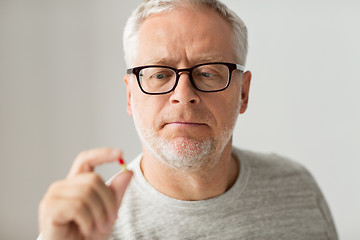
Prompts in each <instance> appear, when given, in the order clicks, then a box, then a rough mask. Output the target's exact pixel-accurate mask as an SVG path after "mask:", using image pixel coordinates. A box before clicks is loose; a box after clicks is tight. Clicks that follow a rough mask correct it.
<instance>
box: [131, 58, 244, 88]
mask: <svg viewBox="0 0 360 240" xmlns="http://www.w3.org/2000/svg"><path fill="white" fill-rule="evenodd" d="M234 70H240V71H241V72H244V67H243V66H241V65H239V64H235V63H226V62H211V63H202V64H198V65H196V66H194V67H192V68H184V69H176V68H172V67H168V66H160V65H148V66H140V67H135V68H130V69H127V74H135V76H136V79H137V82H138V84H139V87H140V89H141V91H142V92H143V93H146V94H151V95H159V94H166V93H169V92H171V91H173V90H174V89H175V88H176V86H177V84H178V82H179V78H180V73H181V72H187V73H188V74H189V79H190V82H191V84H192V86H193V87H194V88H195V89H197V90H199V91H201V92H219V91H223V90H225V89H226V88H227V87H228V86H229V84H230V81H231V75H232V72H233V71H234Z"/></svg>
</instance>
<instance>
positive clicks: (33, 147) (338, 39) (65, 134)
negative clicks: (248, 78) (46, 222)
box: [0, 0, 360, 240]
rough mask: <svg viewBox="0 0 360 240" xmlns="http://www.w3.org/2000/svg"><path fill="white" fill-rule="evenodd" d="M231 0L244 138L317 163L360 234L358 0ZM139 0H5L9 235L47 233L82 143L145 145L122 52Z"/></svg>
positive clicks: (343, 233)
mask: <svg viewBox="0 0 360 240" xmlns="http://www.w3.org/2000/svg"><path fill="white" fill-rule="evenodd" d="M224 2H225V3H226V4H227V5H228V6H229V7H230V8H232V9H233V10H234V11H235V12H237V13H238V14H239V15H240V16H241V17H242V18H243V20H244V21H245V22H246V24H247V26H248V29H249V42H250V50H249V56H248V62H247V69H249V70H251V71H252V73H253V80H252V85H251V91H250V103H249V108H248V111H247V112H246V114H244V115H241V116H240V118H239V121H238V125H237V127H236V129H235V133H234V134H235V137H234V144H235V145H236V146H239V147H242V148H247V149H252V150H257V151H262V152H276V153H278V154H281V155H284V156H287V157H290V158H292V159H294V160H296V161H298V162H300V163H302V164H303V165H305V166H306V167H307V168H309V169H310V171H311V172H312V173H313V175H314V176H315V178H316V179H317V181H318V183H319V185H320V186H321V188H322V190H323V192H324V194H325V196H326V198H327V200H328V203H329V205H330V208H331V210H332V213H333V216H334V218H335V222H336V225H337V228H338V232H339V235H340V237H341V239H350V240H352V239H354V240H355V239H360V230H359V223H360V217H359V216H360V204H359V203H360V177H359V169H360V154H359V147H360V127H359V123H360V114H359V103H360V96H359V90H360V83H359V82H360V78H359V76H360V73H359V72H360V47H359V43H360V30H359V29H360V26H359V25H360V14H359V12H360V4H359V2H358V1H355V0H353V1H352V0H342V1H340V0H338V1H331V0H327V1H325V0H312V1H310V0H308V1H291V0H273V1H268V0H241V1H238V0H227V1H224ZM138 3H139V1H120V0H117V1H115V0H106V1H95V0H61V1H52V0H31V1H27V0H0V80H1V81H0V159H1V165H0V184H1V185H0V187H1V189H0V190H1V198H0V199H1V202H0V209H1V214H0V239H34V238H35V237H36V236H37V234H38V233H37V232H38V229H37V228H38V227H37V207H38V203H39V201H40V199H41V197H42V195H43V194H44V193H45V191H46V189H47V187H48V186H49V184H50V183H51V182H53V181H55V180H57V179H61V178H64V177H65V176H66V174H67V171H68V170H69V167H70V165H71V163H72V161H73V159H74V157H75V156H76V155H77V153H78V152H80V151H82V150H85V149H89V148H94V147H104V146H108V147H115V148H120V149H123V151H124V152H125V159H126V160H127V161H130V160H131V159H132V158H133V157H135V156H136V155H137V153H138V152H139V151H140V143H139V140H138V138H137V135H136V132H135V130H134V127H133V124H132V120H131V118H130V117H129V116H128V115H127V113H126V97H125V84H124V82H123V75H124V73H125V69H126V67H125V64H124V61H123V58H122V55H123V52H122V30H123V27H124V24H125V21H126V19H127V17H128V16H129V14H130V11H131V10H132V9H134V8H135V6H136V5H137V4H138ZM179 24H181V23H179ZM119 169H120V168H119V167H118V166H117V165H116V164H109V165H107V166H102V167H100V168H98V169H97V171H99V173H100V174H101V175H102V176H103V177H104V178H105V179H107V178H109V177H110V176H111V175H112V174H113V173H115V172H116V171H118V170H119Z"/></svg>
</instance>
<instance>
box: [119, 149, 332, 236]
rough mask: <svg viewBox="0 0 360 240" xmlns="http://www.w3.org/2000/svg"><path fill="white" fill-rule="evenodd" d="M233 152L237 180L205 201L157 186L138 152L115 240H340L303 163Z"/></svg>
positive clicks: (314, 183)
mask: <svg viewBox="0 0 360 240" xmlns="http://www.w3.org/2000/svg"><path fill="white" fill-rule="evenodd" d="M233 153H234V155H235V156H236V157H237V159H238V161H239V166H240V174H239V176H238V178H237V180H236V182H235V184H234V185H233V186H232V187H231V188H230V189H229V190H228V191H227V192H225V193H224V194H222V195H220V196H218V197H215V198H211V199H207V200H202V201H181V200H177V199H173V198H170V197H168V196H166V195H164V194H162V193H160V192H158V191H157V190H155V189H154V188H153V187H152V186H151V185H150V184H149V183H148V182H147V181H146V179H145V178H144V176H143V174H142V172H141V169H140V160H141V155H140V156H138V157H137V158H136V159H135V160H134V161H133V162H132V163H131V164H130V168H131V169H133V171H134V173H135V174H134V177H133V179H132V181H131V183H130V185H129V187H128V189H127V191H126V194H125V196H124V199H123V202H122V205H121V207H120V209H119V218H118V220H117V221H116V223H115V226H114V231H113V234H112V239H113V240H117V239H256V240H261V239H277V240H279V239H292V240H294V239H301V240H304V239H314V240H315V239H316V240H321V239H338V237H337V233H336V229H335V226H334V222H333V220H332V217H331V213H330V211H329V208H328V206H327V204H326V201H325V199H324V197H323V195H322V193H321V191H320V190H319V188H318V186H317V184H316V182H315V180H314V179H313V177H312V176H311V175H310V174H309V172H308V171H307V170H306V169H305V168H304V167H303V166H301V165H299V164H298V163H295V162H293V161H290V160H288V159H285V158H282V157H279V156H277V155H275V154H259V153H254V152H250V151H244V150H239V149H236V148H233Z"/></svg>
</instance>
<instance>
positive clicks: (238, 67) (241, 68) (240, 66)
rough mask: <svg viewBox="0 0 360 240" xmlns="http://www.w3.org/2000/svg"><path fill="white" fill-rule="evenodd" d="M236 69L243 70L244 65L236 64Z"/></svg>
mask: <svg viewBox="0 0 360 240" xmlns="http://www.w3.org/2000/svg"><path fill="white" fill-rule="evenodd" d="M236 69H237V70H240V71H242V72H245V67H244V66H242V65H239V64H236Z"/></svg>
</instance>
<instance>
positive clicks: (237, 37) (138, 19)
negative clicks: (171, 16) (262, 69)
mask: <svg viewBox="0 0 360 240" xmlns="http://www.w3.org/2000/svg"><path fill="white" fill-rule="evenodd" d="M184 1H185V2H188V3H191V4H196V5H205V6H208V7H210V8H212V9H214V10H215V11H216V12H218V13H219V14H220V15H221V16H223V17H224V18H225V19H226V20H227V21H228V22H229V23H230V24H231V26H232V29H233V34H234V49H235V55H236V57H237V60H238V63H239V64H241V65H245V62H246V55H247V51H248V41H247V29H246V26H245V24H244V22H243V21H242V20H241V19H240V18H239V17H238V16H237V15H236V13H235V12H233V11H232V10H230V9H229V8H228V7H227V6H226V5H225V4H223V3H221V2H220V1H218V0H145V1H144V2H142V4H141V5H140V6H138V7H137V8H136V9H135V10H134V11H133V12H132V14H131V15H130V17H129V19H128V20H127V22H126V25H125V29H124V35H123V44H124V53H125V62H126V65H127V67H129V68H130V67H132V64H133V63H134V61H135V56H136V54H137V52H136V47H137V40H138V39H137V36H138V31H139V29H140V27H141V24H142V23H143V22H144V21H145V19H146V18H147V17H149V16H150V15H151V14H154V13H161V12H170V11H172V10H174V9H175V8H179V7H181V5H180V4H181V2H184Z"/></svg>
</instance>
